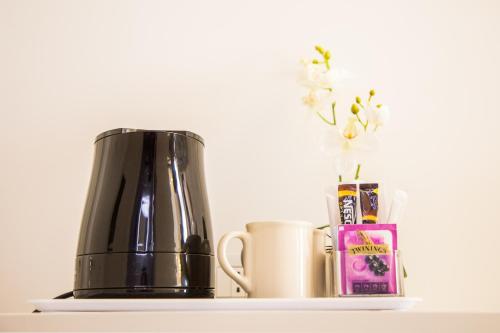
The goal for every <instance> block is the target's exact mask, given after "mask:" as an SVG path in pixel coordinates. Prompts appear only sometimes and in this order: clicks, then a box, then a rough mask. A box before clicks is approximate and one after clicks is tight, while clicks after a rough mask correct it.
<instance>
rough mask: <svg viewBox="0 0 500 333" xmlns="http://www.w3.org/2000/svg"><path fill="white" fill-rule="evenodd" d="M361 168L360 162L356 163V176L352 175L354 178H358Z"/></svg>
mask: <svg viewBox="0 0 500 333" xmlns="http://www.w3.org/2000/svg"><path fill="white" fill-rule="evenodd" d="M360 170H361V164H358V167H357V168H356V176H354V179H355V180H358V179H359V171H360Z"/></svg>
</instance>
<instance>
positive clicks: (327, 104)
mask: <svg viewBox="0 0 500 333" xmlns="http://www.w3.org/2000/svg"><path fill="white" fill-rule="evenodd" d="M315 50H316V52H317V53H318V54H319V57H318V58H314V59H312V60H302V61H301V64H302V66H301V69H300V72H299V83H300V84H301V85H303V86H304V87H305V88H307V93H306V95H305V96H304V97H303V98H302V101H303V103H304V104H305V105H306V106H307V107H308V108H309V109H310V110H311V111H312V112H313V113H314V114H315V115H316V116H318V117H319V118H320V119H321V120H322V121H323V122H324V123H325V124H326V125H327V126H329V127H330V128H331V129H332V131H329V135H328V138H327V145H328V148H329V149H332V150H333V155H334V158H335V161H336V169H337V171H338V173H339V181H342V177H343V176H344V177H345V178H351V177H352V178H354V179H355V180H358V179H359V176H360V170H361V163H360V158H361V156H362V155H363V153H365V152H368V151H372V150H375V148H376V147H377V144H378V138H377V132H378V130H379V129H380V128H381V127H382V126H384V125H385V124H386V123H387V121H388V120H389V108H388V107H387V106H385V105H383V104H378V103H375V101H374V99H375V95H376V92H375V90H374V89H371V90H370V91H369V93H368V96H367V98H366V99H365V100H363V99H362V98H361V97H359V96H356V97H355V99H354V103H352V105H351V107H350V110H349V114H348V117H347V120H346V122H345V124H344V126H341V125H340V124H338V120H337V110H336V108H337V100H336V91H337V89H338V83H339V82H340V81H341V80H342V78H343V76H344V75H343V73H342V72H341V71H340V70H338V69H337V68H336V67H334V66H333V65H332V62H333V61H332V56H331V53H330V51H329V50H326V49H324V48H323V47H321V46H319V45H318V46H315ZM327 114H330V116H327ZM354 170H355V172H354ZM352 175H353V176H352Z"/></svg>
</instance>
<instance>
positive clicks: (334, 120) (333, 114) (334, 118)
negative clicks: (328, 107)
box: [332, 102, 337, 126]
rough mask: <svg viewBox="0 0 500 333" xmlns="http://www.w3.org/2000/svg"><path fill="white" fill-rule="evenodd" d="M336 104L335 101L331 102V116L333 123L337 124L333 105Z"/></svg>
mask: <svg viewBox="0 0 500 333" xmlns="http://www.w3.org/2000/svg"><path fill="white" fill-rule="evenodd" d="M336 105H337V102H333V103H332V117H333V125H334V126H335V125H337V117H336V115H335V106H336Z"/></svg>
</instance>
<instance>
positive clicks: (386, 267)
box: [337, 224, 398, 296]
mask: <svg viewBox="0 0 500 333" xmlns="http://www.w3.org/2000/svg"><path fill="white" fill-rule="evenodd" d="M337 232H338V235H337V236H338V242H337V246H338V249H337V250H338V251H339V256H340V258H339V259H340V260H339V262H338V267H337V268H338V269H340V280H341V281H340V282H341V288H340V289H341V290H340V294H341V295H345V296H347V295H378V294H397V293H398V288H397V265H396V255H395V250H397V248H398V247H397V229H396V225H395V224H354V225H339V226H338V228H337Z"/></svg>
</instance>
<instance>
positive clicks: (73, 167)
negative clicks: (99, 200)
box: [0, 0, 500, 312]
mask: <svg viewBox="0 0 500 333" xmlns="http://www.w3.org/2000/svg"><path fill="white" fill-rule="evenodd" d="M499 14H500V3H499V2H496V1H477V0H476V1H451V0H450V1H332V0H329V1H262V2H260V1H248V2H240V1H215V0H212V1H198V2H194V1H35V0H34V1H0V112H1V118H0V127H1V128H0V156H1V161H2V163H1V164H0V208H1V217H0V218H1V229H0V230H1V231H0V237H1V238H0V266H1V271H0V295H2V296H1V297H0V311H3V312H5V311H25V310H30V309H31V307H30V306H29V305H28V304H27V303H26V300H27V299H30V298H49V297H52V296H55V295H57V294H59V293H62V292H65V291H68V290H71V288H72V282H73V280H72V279H73V262H74V256H75V250H76V240H77V234H78V231H79V226H80V218H81V214H82V210H83V204H84V200H85V195H86V191H87V186H88V181H89V177H90V171H91V163H92V153H93V139H94V137H95V136H96V135H97V134H98V133H100V132H102V131H104V130H108V129H111V128H116V127H135V128H150V129H189V130H192V131H194V132H197V133H199V134H201V135H202V136H203V137H204V138H205V140H206V161H205V163H206V170H207V179H208V186H209V196H210V197H209V198H210V203H211V209H212V218H213V222H214V227H215V236H216V238H218V237H220V235H221V234H222V233H223V232H226V231H229V230H235V229H241V228H243V225H244V223H245V222H246V221H249V220H251V219H256V218H258V219H262V218H276V217H279V218H295V219H306V220H310V221H312V222H314V223H315V224H318V225H319V224H324V223H326V221H327V212H326V207H325V200H324V197H323V190H324V188H325V187H327V186H328V185H330V184H332V182H333V180H334V179H335V177H336V175H335V174H334V173H333V170H332V161H331V160H330V159H329V158H327V157H325V156H324V155H323V153H322V152H321V151H320V149H319V142H320V141H321V137H322V135H323V134H322V133H323V130H324V125H323V124H322V123H321V122H320V121H319V120H317V119H315V118H313V117H309V116H308V115H307V110H306V109H305V108H304V107H303V106H302V105H301V96H302V94H303V90H302V89H301V88H300V87H299V86H298V84H297V83H296V80H295V71H296V70H297V66H298V61H299V59H300V58H301V57H304V56H311V55H312V52H313V51H312V47H313V45H314V44H316V43H322V44H323V45H325V46H326V47H328V48H330V49H331V51H332V53H333V57H334V64H336V65H338V66H341V67H343V68H345V69H348V70H349V71H350V72H352V73H353V74H354V75H355V77H354V78H353V79H352V80H350V81H349V82H348V83H346V85H345V88H344V90H342V92H341V97H342V98H343V100H342V101H343V102H342V103H341V105H340V107H341V108H343V109H342V110H347V108H348V106H349V104H350V103H351V101H352V98H353V97H354V96H355V95H356V94H365V93H366V92H367V91H368V90H369V89H370V88H372V87H373V88H375V89H377V91H379V97H380V101H381V102H384V103H386V104H388V105H390V107H391V109H392V115H393V117H392V121H391V123H390V124H389V125H388V126H387V127H386V128H385V129H384V138H383V140H384V141H383V149H382V150H381V151H380V153H379V154H378V155H377V156H376V158H375V159H374V160H373V163H372V164H371V165H369V166H365V168H364V170H363V171H364V176H365V178H370V177H372V178H381V179H385V181H386V182H387V183H388V184H389V185H390V186H392V187H399V188H403V189H405V190H407V191H408V192H409V195H410V206H409V210H408V212H407V215H406V218H405V220H404V222H403V223H402V224H401V225H400V238H401V240H400V243H401V245H402V248H403V250H404V253H405V260H406V266H407V269H408V271H409V274H410V278H409V279H408V291H409V293H410V294H411V295H415V296H422V297H423V298H424V299H425V302H424V304H422V306H421V308H425V309H456V310H468V309H476V310H500V287H499V285H498V281H500V265H499V260H498V255H497V251H498V250H497V248H498V246H497V242H498V237H499V235H500V223H499V218H498V216H499V215H498V212H497V209H498V207H499V203H498V201H499V199H500V196H499V194H498V191H499V189H500V177H499V175H498V172H499V170H500V157H499V153H498V148H499V143H500V134H499V131H498V124H499V123H500V110H499V108H498V99H499V98H498V96H499V95H498V94H499V84H498V80H499V77H500V75H499V74H500V47H499V39H498V36H499V33H500V20H499Z"/></svg>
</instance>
